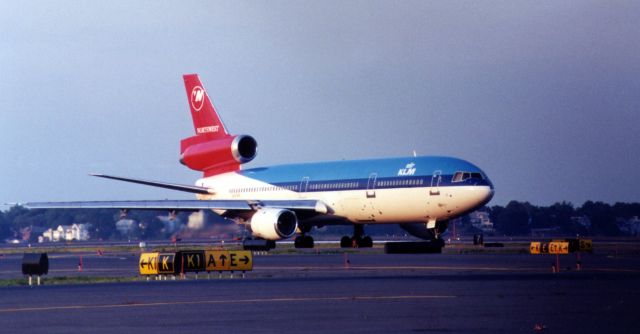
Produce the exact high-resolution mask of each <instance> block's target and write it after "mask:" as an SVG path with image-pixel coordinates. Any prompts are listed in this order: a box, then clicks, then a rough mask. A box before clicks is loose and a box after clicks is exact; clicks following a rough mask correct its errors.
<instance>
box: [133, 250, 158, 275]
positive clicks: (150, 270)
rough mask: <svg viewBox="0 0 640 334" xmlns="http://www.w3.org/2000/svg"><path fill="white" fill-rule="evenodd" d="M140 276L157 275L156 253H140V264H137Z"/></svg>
mask: <svg viewBox="0 0 640 334" xmlns="http://www.w3.org/2000/svg"><path fill="white" fill-rule="evenodd" d="M138 268H139V269H140V275H157V274H158V253H142V254H140V262H139V263H138Z"/></svg>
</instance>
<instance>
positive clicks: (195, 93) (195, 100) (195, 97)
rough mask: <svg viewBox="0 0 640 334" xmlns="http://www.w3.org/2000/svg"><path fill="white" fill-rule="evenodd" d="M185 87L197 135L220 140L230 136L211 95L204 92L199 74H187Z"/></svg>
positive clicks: (184, 76)
mask: <svg viewBox="0 0 640 334" xmlns="http://www.w3.org/2000/svg"><path fill="white" fill-rule="evenodd" d="M183 78H184V86H185V88H186V89H187V98H188V99H189V108H190V109H191V117H192V118H193V127H194V128H195V130H196V135H201V136H204V137H206V138H207V139H218V138H224V137H227V136H229V133H228V132H227V129H225V127H224V123H222V120H221V119H220V116H218V113H217V112H216V110H215V108H214V107H213V104H212V103H211V100H210V99H209V95H208V94H207V92H206V91H205V90H204V87H203V86H202V83H201V82H200V78H198V75H197V74H185V75H183Z"/></svg>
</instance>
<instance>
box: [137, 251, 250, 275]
mask: <svg viewBox="0 0 640 334" xmlns="http://www.w3.org/2000/svg"><path fill="white" fill-rule="evenodd" d="M138 264H139V270H140V275H142V276H147V277H149V276H153V275H155V276H158V277H161V276H173V277H175V276H177V275H180V276H182V277H184V274H186V273H190V272H191V273H195V274H196V278H197V277H198V276H197V275H198V273H201V272H207V273H210V272H219V273H222V272H231V273H233V272H242V273H243V274H244V273H245V272H247V271H251V270H253V254H252V252H251V251H245V250H237V251H223V250H207V251H205V250H185V251H179V252H175V253H159V252H151V253H142V254H140V261H139V262H138Z"/></svg>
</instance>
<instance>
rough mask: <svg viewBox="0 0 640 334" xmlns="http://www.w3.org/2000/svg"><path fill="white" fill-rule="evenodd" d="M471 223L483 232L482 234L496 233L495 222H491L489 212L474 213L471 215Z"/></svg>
mask: <svg viewBox="0 0 640 334" xmlns="http://www.w3.org/2000/svg"><path fill="white" fill-rule="evenodd" d="M469 221H471V226H473V227H475V228H477V229H479V230H481V231H482V232H486V233H491V232H493V231H494V229H493V222H492V221H491V218H490V217H489V213H488V212H484V211H475V212H472V213H471V214H469Z"/></svg>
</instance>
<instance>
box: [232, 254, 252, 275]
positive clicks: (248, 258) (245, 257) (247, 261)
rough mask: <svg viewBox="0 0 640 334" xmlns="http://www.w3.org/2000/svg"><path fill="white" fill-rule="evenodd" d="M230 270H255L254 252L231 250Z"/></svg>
mask: <svg viewBox="0 0 640 334" xmlns="http://www.w3.org/2000/svg"><path fill="white" fill-rule="evenodd" d="M229 270H233V271H251V270H253V254H252V253H251V251H230V252H229Z"/></svg>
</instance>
